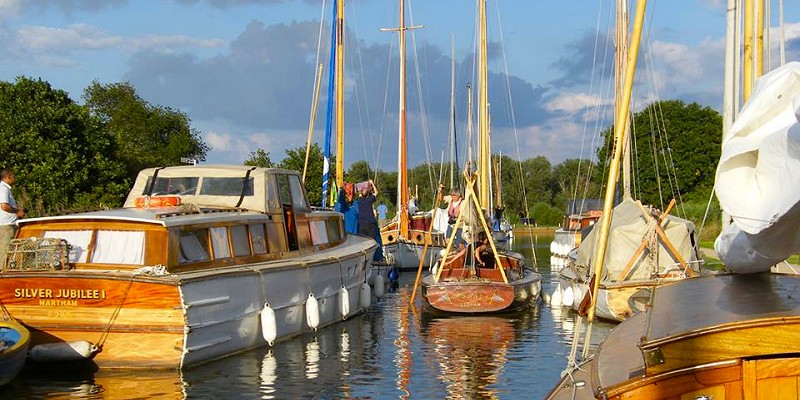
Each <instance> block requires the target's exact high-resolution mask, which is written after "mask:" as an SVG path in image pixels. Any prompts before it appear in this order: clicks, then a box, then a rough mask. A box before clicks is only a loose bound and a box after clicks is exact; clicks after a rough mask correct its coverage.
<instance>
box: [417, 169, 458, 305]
mask: <svg viewBox="0 0 800 400" xmlns="http://www.w3.org/2000/svg"><path fill="white" fill-rule="evenodd" d="M443 196H444V185H442V184H439V191H438V192H437V193H436V201H435V202H434V203H433V206H434V207H438V206H439V203H441V202H442V197H443ZM434 218H435V217H434ZM432 232H433V221H431V225H430V226H429V227H428V234H427V235H426V237H425V245H424V246H423V247H422V255H421V256H420V257H419V266H418V267H417V278H416V279H415V280H414V290H413V291H412V292H411V305H412V306H413V305H414V299H416V298H417V288H418V287H419V282H420V279H421V278H422V266H423V265H424V264H425V256H426V255H427V254H428V244H429V243H430V242H431V240H430V238H431V234H432ZM453 236H455V235H453ZM444 260H445V258H442V263H441V265H443V264H444ZM441 265H440V267H439V269H442V268H441Z"/></svg>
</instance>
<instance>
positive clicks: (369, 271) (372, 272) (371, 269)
mask: <svg viewBox="0 0 800 400" xmlns="http://www.w3.org/2000/svg"><path fill="white" fill-rule="evenodd" d="M374 280H375V267H368V268H367V279H366V281H367V283H369V284H370V285H372V282H374Z"/></svg>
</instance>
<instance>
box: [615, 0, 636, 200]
mask: <svg viewBox="0 0 800 400" xmlns="http://www.w3.org/2000/svg"><path fill="white" fill-rule="evenodd" d="M616 32H617V51H616V64H615V68H614V75H615V81H616V82H615V83H616V84H615V86H614V87H615V88H616V90H615V91H614V93H615V94H616V95H615V98H614V115H617V113H618V112H619V107H620V103H621V99H620V96H621V94H622V84H623V82H622V79H623V77H624V76H625V63H626V62H627V61H628V0H617V28H616ZM625 118H628V115H625ZM621 123H622V121H619V120H615V121H614V125H615V126H616V125H617V124H621ZM625 126H626V128H625V129H626V130H627V132H626V134H625V143H624V144H623V147H622V148H623V151H624V155H623V158H622V190H623V191H622V193H623V195H624V197H625V198H630V197H631V142H632V141H633V139H632V138H631V137H630V125H628V124H627V123H626V124H625Z"/></svg>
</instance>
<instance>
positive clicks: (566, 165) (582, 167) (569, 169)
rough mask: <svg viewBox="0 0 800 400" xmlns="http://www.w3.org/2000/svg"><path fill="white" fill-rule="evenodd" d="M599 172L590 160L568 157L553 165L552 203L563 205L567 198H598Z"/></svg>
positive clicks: (599, 193)
mask: <svg viewBox="0 0 800 400" xmlns="http://www.w3.org/2000/svg"><path fill="white" fill-rule="evenodd" d="M599 176H600V174H599V173H598V168H597V166H596V165H595V164H594V163H593V162H592V161H590V160H580V159H568V160H565V161H564V162H562V163H561V164H558V165H556V166H555V167H553V173H552V177H553V185H554V186H553V188H554V196H553V205H555V206H558V207H563V206H564V204H566V202H567V200H569V199H573V198H577V199H581V198H585V199H594V198H600V196H601V190H600V188H601V187H602V185H601V184H599V183H598V181H599Z"/></svg>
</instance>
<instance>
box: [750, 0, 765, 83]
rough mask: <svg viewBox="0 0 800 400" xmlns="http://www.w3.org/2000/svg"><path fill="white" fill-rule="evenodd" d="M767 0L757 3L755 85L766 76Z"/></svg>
mask: <svg viewBox="0 0 800 400" xmlns="http://www.w3.org/2000/svg"><path fill="white" fill-rule="evenodd" d="M765 1H767V0H759V1H758V2H757V3H756V12H755V15H754V17H755V24H756V33H755V36H756V37H755V52H754V56H755V60H754V61H755V76H754V77H753V84H755V80H756V78H758V77H759V76H761V75H764V19H765V14H764V2H765Z"/></svg>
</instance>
